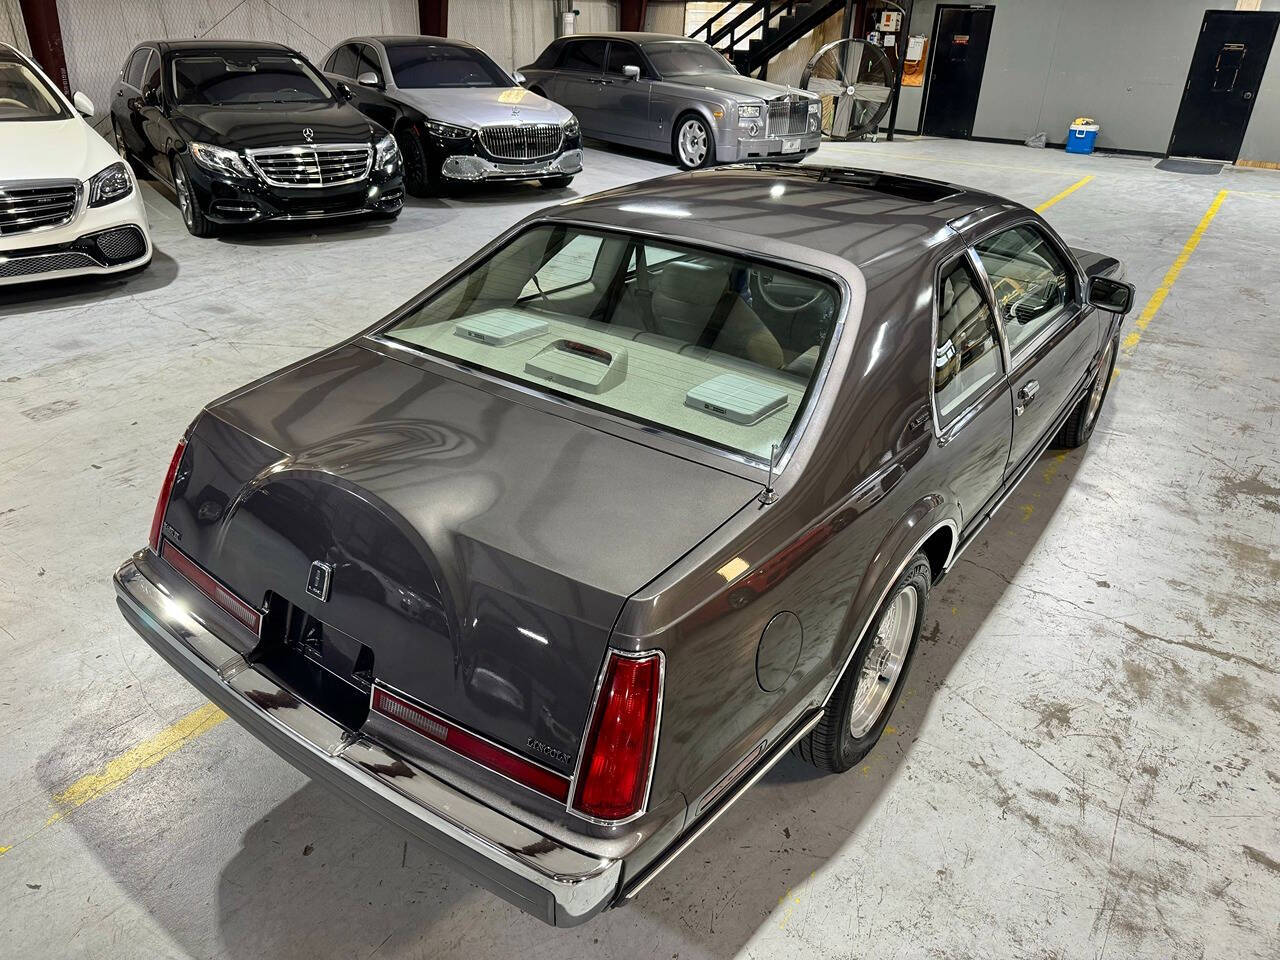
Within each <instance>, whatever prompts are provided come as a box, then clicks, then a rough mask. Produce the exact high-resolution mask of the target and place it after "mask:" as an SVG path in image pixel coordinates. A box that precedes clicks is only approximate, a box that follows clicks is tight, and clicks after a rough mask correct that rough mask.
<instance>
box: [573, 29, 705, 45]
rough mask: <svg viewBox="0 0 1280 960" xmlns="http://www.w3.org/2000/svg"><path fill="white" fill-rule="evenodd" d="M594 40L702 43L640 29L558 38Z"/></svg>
mask: <svg viewBox="0 0 1280 960" xmlns="http://www.w3.org/2000/svg"><path fill="white" fill-rule="evenodd" d="M584 37H585V38H588V39H594V40H633V41H635V42H636V43H656V42H657V41H659V40H681V41H683V42H685V43H702V41H701V40H698V39H697V38H695V37H682V36H680V35H679V34H675V33H644V32H642V31H639V30H636V31H630V30H604V31H598V32H596V33H574V34H570V35H569V36H566V37H560V38H559V39H560V40H581V39H583V38H584Z"/></svg>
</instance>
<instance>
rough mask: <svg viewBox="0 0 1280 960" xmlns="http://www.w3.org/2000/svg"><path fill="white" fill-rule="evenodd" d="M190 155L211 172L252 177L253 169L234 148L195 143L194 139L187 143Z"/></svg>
mask: <svg viewBox="0 0 1280 960" xmlns="http://www.w3.org/2000/svg"><path fill="white" fill-rule="evenodd" d="M187 149H188V150H190V151H191V156H192V157H193V158H194V159H195V161H196V163H198V164H200V166H202V167H204V168H205V169H206V170H210V171H212V172H213V173H223V174H226V175H227V176H231V177H252V176H253V171H252V170H250V169H249V164H248V163H246V162H245V159H244V157H242V156H240V154H238V153H236V152H235V151H234V150H227V149H225V148H224V147H215V146H213V145H212V144H208V143H197V142H195V141H194V140H193V141H192V142H191V143H189V144H187Z"/></svg>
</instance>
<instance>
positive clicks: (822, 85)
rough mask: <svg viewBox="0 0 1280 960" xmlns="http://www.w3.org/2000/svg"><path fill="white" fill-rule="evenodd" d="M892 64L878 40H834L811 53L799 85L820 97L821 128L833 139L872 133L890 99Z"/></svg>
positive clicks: (859, 137) (891, 91)
mask: <svg viewBox="0 0 1280 960" xmlns="http://www.w3.org/2000/svg"><path fill="white" fill-rule="evenodd" d="M893 79H894V78H893V66H892V65H891V64H890V62H889V58H888V57H887V56H886V55H885V52H884V50H882V49H881V48H880V46H879V45H878V44H875V43H869V42H868V41H866V40H837V41H835V42H834V43H829V44H827V45H826V46H825V47H823V48H822V49H821V50H819V51H818V52H817V53H815V54H814V55H813V59H811V60H810V61H809V63H808V65H807V66H805V68H804V76H802V77H801V79H800V86H801V87H802V88H803V89H805V90H808V91H809V92H810V93H816V94H818V95H819V96H821V97H822V132H823V133H824V134H826V135H827V136H828V137H830V138H831V139H832V140H858V139H861V138H863V137H866V136H868V135H872V134H874V133H875V131H876V130H877V129H879V126H880V121H881V120H883V119H884V115H885V114H886V113H888V112H889V105H890V103H891V102H892V101H893Z"/></svg>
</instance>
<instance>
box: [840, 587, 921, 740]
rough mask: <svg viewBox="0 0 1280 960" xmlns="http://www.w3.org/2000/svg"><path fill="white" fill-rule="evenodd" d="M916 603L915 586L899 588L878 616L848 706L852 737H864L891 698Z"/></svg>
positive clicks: (908, 642) (911, 631) (907, 647)
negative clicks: (873, 634)
mask: <svg viewBox="0 0 1280 960" xmlns="http://www.w3.org/2000/svg"><path fill="white" fill-rule="evenodd" d="M919 606H920V597H919V595H918V594H917V593H916V588H915V587H911V586H907V587H903V588H902V590H900V591H899V592H898V595H897V596H895V597H894V598H893V601H892V602H891V603H890V604H889V607H888V609H886V610H885V612H884V616H882V617H881V618H880V623H879V624H878V625H877V627H876V635H875V637H874V638H873V639H872V641H871V649H870V650H868V651H867V658H866V660H865V661H864V662H863V664H862V672H861V674H860V675H859V676H858V689H857V691H856V692H855V693H854V695H853V704H852V706H851V707H850V708H849V732H850V734H852V736H853V738H854V739H855V740H857V739H859V738H861V737H864V736H866V735H867V732H868V731H870V730H871V729H872V728H873V727H875V725H876V721H877V720H879V719H880V714H881V713H883V712H884V708H885V705H886V704H888V703H889V701H890V700H891V699H892V697H893V691H894V688H895V687H896V686H897V685H898V679H899V677H901V676H902V668H903V666H904V665H905V664H906V662H907V654H908V652H910V650H911V638H912V637H913V636H914V635H915V629H916V611H917V609H918V608H919Z"/></svg>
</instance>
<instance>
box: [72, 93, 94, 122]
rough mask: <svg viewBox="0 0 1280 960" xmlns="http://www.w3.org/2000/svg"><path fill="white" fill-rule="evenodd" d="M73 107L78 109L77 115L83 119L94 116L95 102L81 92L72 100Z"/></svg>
mask: <svg viewBox="0 0 1280 960" xmlns="http://www.w3.org/2000/svg"><path fill="white" fill-rule="evenodd" d="M71 105H72V106H73V107H75V108H76V113H78V114H80V115H81V116H83V117H92V116H93V101H92V100H90V99H89V98H88V97H86V96H85V95H84V94H83V93H81V92H80V91H79V90H77V91H76V92H75V95H74V96H72V98H71Z"/></svg>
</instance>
